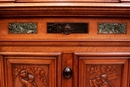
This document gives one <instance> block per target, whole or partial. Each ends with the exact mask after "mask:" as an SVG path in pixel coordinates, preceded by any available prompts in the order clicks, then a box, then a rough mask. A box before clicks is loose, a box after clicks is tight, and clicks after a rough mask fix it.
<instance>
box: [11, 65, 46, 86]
mask: <svg viewBox="0 0 130 87" xmlns="http://www.w3.org/2000/svg"><path fill="white" fill-rule="evenodd" d="M47 69H48V67H47V66H44V67H43V66H35V65H34V66H33V65H32V66H30V65H16V66H13V71H14V72H13V76H14V83H15V84H14V87H16V86H17V85H18V84H22V85H21V87H38V85H39V84H40V83H42V84H43V85H44V87H47V86H48V83H47V82H48V80H47V77H48V74H47V72H48V70H47ZM39 81H40V82H39ZM39 86H41V85H39Z"/></svg>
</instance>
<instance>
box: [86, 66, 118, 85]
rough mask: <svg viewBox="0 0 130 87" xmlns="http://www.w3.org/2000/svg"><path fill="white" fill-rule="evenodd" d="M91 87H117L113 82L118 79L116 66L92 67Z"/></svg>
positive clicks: (90, 73)
mask: <svg viewBox="0 0 130 87" xmlns="http://www.w3.org/2000/svg"><path fill="white" fill-rule="evenodd" d="M88 74H89V79H88V80H89V86H90V87H116V86H115V85H114V84H113V83H112V80H115V79H117V78H118V66H116V65H92V66H90V67H89V68H88Z"/></svg>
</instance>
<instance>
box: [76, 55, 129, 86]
mask: <svg viewBox="0 0 130 87" xmlns="http://www.w3.org/2000/svg"><path fill="white" fill-rule="evenodd" d="M106 58H108V57H106ZM78 59H79V87H128V86H127V81H128V79H127V76H128V60H127V59H121V57H119V58H117V57H115V58H114V57H110V59H105V57H78Z"/></svg>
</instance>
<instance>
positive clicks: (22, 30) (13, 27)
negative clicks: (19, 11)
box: [8, 22, 37, 34]
mask: <svg viewBox="0 0 130 87" xmlns="http://www.w3.org/2000/svg"><path fill="white" fill-rule="evenodd" d="M8 28H9V33H10V34H31V33H37V23H32V22H30V23H25V22H22V23H18V22H16V23H9V25H8Z"/></svg>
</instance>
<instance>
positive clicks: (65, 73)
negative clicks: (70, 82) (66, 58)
mask: <svg viewBox="0 0 130 87" xmlns="http://www.w3.org/2000/svg"><path fill="white" fill-rule="evenodd" d="M63 76H64V77H65V78H66V79H69V78H70V77H71V76H72V70H71V68H70V67H66V68H65V69H64V70H63Z"/></svg>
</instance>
